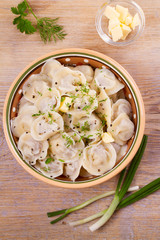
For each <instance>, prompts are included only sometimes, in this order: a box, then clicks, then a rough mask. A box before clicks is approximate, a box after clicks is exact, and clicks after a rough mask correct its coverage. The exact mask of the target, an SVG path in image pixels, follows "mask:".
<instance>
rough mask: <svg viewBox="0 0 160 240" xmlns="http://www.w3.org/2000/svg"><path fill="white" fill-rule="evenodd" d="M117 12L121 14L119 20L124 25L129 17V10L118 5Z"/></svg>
mask: <svg viewBox="0 0 160 240" xmlns="http://www.w3.org/2000/svg"><path fill="white" fill-rule="evenodd" d="M116 11H117V12H118V13H119V15H120V16H119V20H120V21H121V22H122V23H124V22H125V20H126V17H127V15H128V8H125V7H122V6H120V5H116Z"/></svg>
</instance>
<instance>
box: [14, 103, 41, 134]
mask: <svg viewBox="0 0 160 240" xmlns="http://www.w3.org/2000/svg"><path fill="white" fill-rule="evenodd" d="M34 113H38V109H37V108H36V107H35V106H34V105H33V106H26V107H25V108H23V109H21V111H20V114H19V115H18V116H17V117H15V118H12V119H11V129H12V133H13V135H14V136H15V137H20V136H21V135H22V134H23V133H24V132H30V130H31V125H32V123H33V121H34V120H35V118H36V116H34V115H33V114H34Z"/></svg>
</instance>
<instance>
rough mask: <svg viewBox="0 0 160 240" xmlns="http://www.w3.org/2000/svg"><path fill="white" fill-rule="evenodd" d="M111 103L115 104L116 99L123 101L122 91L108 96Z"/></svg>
mask: <svg viewBox="0 0 160 240" xmlns="http://www.w3.org/2000/svg"><path fill="white" fill-rule="evenodd" d="M109 97H110V99H111V100H112V102H113V103H115V102H116V101H117V100H118V99H125V94H124V90H123V89H121V90H120V91H119V92H117V93H114V94H113V95H110V96H109Z"/></svg>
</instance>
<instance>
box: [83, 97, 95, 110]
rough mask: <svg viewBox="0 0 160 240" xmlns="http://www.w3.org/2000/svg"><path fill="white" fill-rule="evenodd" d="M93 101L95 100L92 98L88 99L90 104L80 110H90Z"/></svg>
mask: <svg viewBox="0 0 160 240" xmlns="http://www.w3.org/2000/svg"><path fill="white" fill-rule="evenodd" d="M94 100H95V98H93V97H91V96H90V97H89V102H90V104H89V105H86V106H85V107H84V108H82V110H88V109H90V108H91V106H92V104H93V102H94Z"/></svg>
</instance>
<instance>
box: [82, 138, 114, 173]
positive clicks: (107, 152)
mask: <svg viewBox="0 0 160 240" xmlns="http://www.w3.org/2000/svg"><path fill="white" fill-rule="evenodd" d="M116 157H117V154H116V151H115V149H114V147H113V146H112V145H111V144H110V143H104V142H102V141H100V142H99V143H97V144H93V145H90V146H89V147H86V148H85V149H84V160H83V167H84V168H85V169H86V170H87V171H88V172H89V173H90V174H92V175H95V176H99V175H102V174H104V173H105V172H107V171H109V170H110V169H112V168H113V167H114V165H115V164H116Z"/></svg>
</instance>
